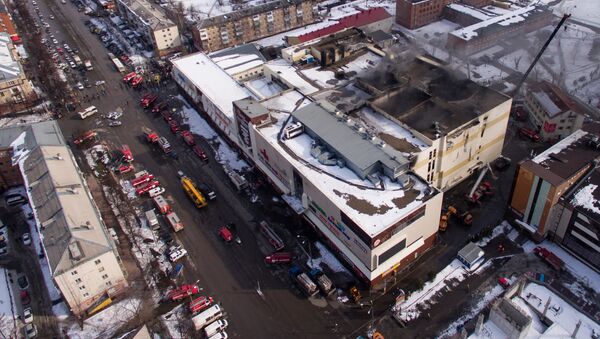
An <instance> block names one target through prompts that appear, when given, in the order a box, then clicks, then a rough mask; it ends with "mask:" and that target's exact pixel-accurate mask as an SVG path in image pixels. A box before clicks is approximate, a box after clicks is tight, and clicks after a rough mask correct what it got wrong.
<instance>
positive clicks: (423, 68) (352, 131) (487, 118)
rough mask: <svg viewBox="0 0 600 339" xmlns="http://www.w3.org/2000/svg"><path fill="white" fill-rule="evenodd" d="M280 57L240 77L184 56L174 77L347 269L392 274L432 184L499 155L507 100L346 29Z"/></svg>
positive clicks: (421, 222)
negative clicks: (245, 77) (244, 77)
mask: <svg viewBox="0 0 600 339" xmlns="http://www.w3.org/2000/svg"><path fill="white" fill-rule="evenodd" d="M232 53H234V52H233V51H232ZM281 54H282V56H283V57H282V58H281V59H275V60H271V61H267V62H264V63H263V64H262V65H260V68H261V69H260V71H259V73H257V74H255V75H254V76H253V77H252V78H250V79H247V80H246V79H240V78H234V77H233V76H232V75H231V74H230V72H227V71H226V70H225V69H222V67H223V66H222V65H221V67H219V62H221V59H220V58H223V57H222V56H219V57H217V59H218V60H216V61H215V60H214V58H213V59H211V58H212V55H208V56H207V55H206V54H203V53H198V54H193V55H189V56H186V57H182V58H180V59H176V60H174V61H173V74H174V79H175V81H176V82H177V83H178V85H179V87H180V88H181V89H182V90H183V92H184V93H185V96H186V97H187V98H188V99H189V100H190V101H191V102H192V103H193V104H194V105H195V106H196V107H197V108H198V109H199V111H201V112H204V113H203V114H206V116H207V117H208V118H209V122H210V123H212V124H213V125H214V126H216V127H217V128H218V129H220V130H221V131H222V132H223V134H225V135H227V136H228V138H229V141H230V142H231V144H233V145H234V146H235V147H236V148H238V149H239V150H240V152H241V154H242V155H243V156H244V157H245V158H247V159H248V160H249V161H250V162H252V163H253V164H254V165H255V168H257V169H259V170H260V171H261V172H263V173H264V175H265V176H266V177H267V178H268V180H269V181H270V182H271V184H272V185H273V186H274V187H275V188H276V189H277V190H278V191H279V192H281V194H282V195H283V197H284V200H286V201H287V202H288V203H289V205H290V206H291V207H292V208H294V210H295V211H296V212H297V213H298V214H301V215H302V216H303V219H304V220H306V222H307V223H309V224H310V225H312V226H313V228H314V229H315V230H316V231H318V233H320V234H321V235H322V236H323V238H324V239H326V241H327V243H328V245H329V247H330V248H332V249H334V250H335V252H336V253H337V254H338V255H339V257H340V258H342V259H343V260H344V261H345V262H346V263H347V264H348V265H349V266H350V267H352V268H353V269H354V272H355V273H356V274H357V275H359V276H360V277H362V278H363V279H364V280H365V281H368V282H370V283H372V284H376V283H378V282H381V281H382V280H384V279H392V277H393V276H394V274H395V273H396V272H398V271H400V270H402V269H403V268H405V267H407V266H408V265H409V264H410V263H411V262H412V261H414V260H415V258H417V257H419V256H420V255H421V254H422V253H424V252H425V251H427V249H429V248H430V247H431V246H432V245H433V244H434V242H435V235H436V233H437V230H438V225H439V216H440V211H441V203H442V194H441V190H444V189H447V188H450V187H452V186H454V185H456V184H457V183H458V182H460V181H462V180H464V179H465V178H467V177H468V176H469V175H470V174H471V173H473V172H474V171H477V170H478V169H479V168H482V167H483V166H486V165H487V163H489V162H490V161H493V160H494V159H496V158H497V157H498V156H499V155H500V152H501V150H502V144H503V140H504V133H505V130H506V125H507V122H508V115H509V111H510V105H511V99H510V98H508V97H506V96H504V95H502V94H500V93H498V92H495V91H493V90H490V89H488V88H484V87H481V86H479V85H477V84H475V83H473V82H471V81H469V80H466V79H458V78H456V77H454V76H453V75H452V74H451V73H450V72H449V71H447V70H446V69H445V67H444V65H443V64H441V63H440V61H439V60H436V59H434V58H431V57H428V56H419V57H415V56H414V55H412V54H411V53H410V52H409V51H407V52H404V53H400V54H395V55H387V54H386V52H384V51H383V50H381V49H379V48H378V47H377V46H376V45H375V44H373V43H372V42H371V41H370V40H369V39H368V38H367V37H366V35H364V34H362V33H361V31H360V30H357V29H346V30H343V31H341V32H338V33H335V34H333V35H330V36H327V37H323V38H319V39H315V40H312V41H308V42H305V43H302V44H300V45H297V46H291V47H288V48H286V49H283V50H282V51H281ZM240 58H244V56H241V57H240ZM246 58H247V59H248V60H251V59H254V58H253V57H250V56H246ZM238 60H240V59H238ZM392 60H393V62H392ZM248 64H249V65H250V66H252V67H255V65H257V64H258V63H256V62H253V61H250V62H248ZM394 65H395V66H394ZM250 66H248V67H250ZM236 67H243V66H242V65H237V66H236ZM216 84H218V86H217V85H216ZM214 88H219V91H218V93H217V92H215V91H214Z"/></svg>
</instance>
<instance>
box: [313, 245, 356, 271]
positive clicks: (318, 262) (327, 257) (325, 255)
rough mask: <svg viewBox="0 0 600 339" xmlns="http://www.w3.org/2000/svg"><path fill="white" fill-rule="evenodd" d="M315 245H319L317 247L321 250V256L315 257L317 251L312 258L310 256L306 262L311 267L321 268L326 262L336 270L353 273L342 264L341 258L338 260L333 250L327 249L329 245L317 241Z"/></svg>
mask: <svg viewBox="0 0 600 339" xmlns="http://www.w3.org/2000/svg"><path fill="white" fill-rule="evenodd" d="M309 246H312V245H309ZM315 247H317V249H318V250H319V255H320V257H319V258H315V257H316V255H315V253H313V258H312V260H311V259H310V258H309V259H308V261H307V262H306V264H307V265H308V266H309V267H310V268H321V266H322V265H323V264H324V265H327V267H329V268H330V269H331V270H332V271H334V272H338V273H347V274H349V275H351V273H350V272H348V270H347V269H346V267H344V265H342V263H340V262H339V260H337V258H336V257H335V256H334V255H333V254H332V253H331V252H329V250H328V249H327V247H325V245H323V244H321V243H320V242H318V241H317V242H315Z"/></svg>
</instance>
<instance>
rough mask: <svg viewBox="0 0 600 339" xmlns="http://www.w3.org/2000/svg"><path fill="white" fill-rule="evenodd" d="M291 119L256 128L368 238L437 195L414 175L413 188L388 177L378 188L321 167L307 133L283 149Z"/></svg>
mask: <svg viewBox="0 0 600 339" xmlns="http://www.w3.org/2000/svg"><path fill="white" fill-rule="evenodd" d="M288 116H289V115H288V114H279V115H278V117H277V122H276V123H274V124H271V125H268V126H265V127H261V128H259V129H257V131H258V133H260V134H261V135H263V136H264V137H265V139H266V140H267V141H268V142H269V144H270V145H271V146H272V147H273V148H274V149H275V150H277V151H278V153H280V154H281V155H282V156H283V157H284V158H285V159H286V160H287V161H288V162H289V163H290V164H292V166H293V167H294V168H295V169H296V170H297V171H299V172H300V173H301V174H302V175H303V176H304V177H305V178H306V180H309V181H310V182H311V184H312V185H313V186H314V187H315V188H316V189H318V190H320V191H321V192H322V193H323V194H324V195H325V196H326V197H327V198H328V199H329V200H330V201H332V202H333V203H334V204H335V205H336V206H337V207H338V208H339V209H340V210H341V211H343V212H344V213H345V214H346V215H347V216H348V217H349V218H350V219H352V220H353V221H354V222H355V223H356V224H357V225H358V226H359V227H360V228H361V229H362V230H363V231H364V232H365V233H366V234H368V235H369V236H371V237H374V236H376V235H377V234H379V233H380V232H382V231H384V230H386V229H387V228H388V227H389V226H390V225H392V224H394V223H395V222H397V221H398V220H401V219H402V218H403V217H405V216H406V215H408V214H410V213H411V212H413V211H414V210H416V209H417V208H419V207H421V206H422V205H423V203H424V202H425V201H426V200H428V199H429V198H431V197H432V196H433V195H434V194H436V191H435V190H434V189H432V188H430V187H429V186H428V185H427V184H426V183H425V182H423V181H422V180H421V179H420V178H418V177H416V176H414V175H412V174H407V175H408V176H409V178H410V180H411V182H412V183H414V185H413V186H412V188H410V189H403V188H402V186H401V185H400V184H398V183H396V182H392V181H391V180H390V179H389V178H387V177H386V176H383V177H382V179H383V180H382V183H383V188H378V187H374V186H373V184H371V183H370V182H369V181H368V180H362V179H361V178H359V177H358V176H357V175H356V174H355V173H354V172H353V171H352V170H350V169H349V168H347V167H343V168H340V167H338V166H325V165H322V164H321V163H319V162H318V161H317V159H315V158H314V157H313V156H312V155H311V146H312V144H313V143H314V140H313V139H312V138H311V137H310V136H309V135H308V134H306V133H303V134H301V135H299V136H297V137H294V138H292V139H287V140H281V142H282V143H283V144H285V148H284V147H283V146H282V145H281V143H280V141H279V140H278V134H279V132H280V130H281V129H282V127H283V124H284V122H285V121H287V117H288ZM288 152H290V153H288Z"/></svg>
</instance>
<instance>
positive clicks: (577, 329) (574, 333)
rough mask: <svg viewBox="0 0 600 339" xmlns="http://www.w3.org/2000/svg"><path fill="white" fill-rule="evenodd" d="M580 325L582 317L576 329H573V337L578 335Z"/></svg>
mask: <svg viewBox="0 0 600 339" xmlns="http://www.w3.org/2000/svg"><path fill="white" fill-rule="evenodd" d="M579 327H581V319H580V320H579V321H578V322H577V325H575V330H573V334H571V338H575V337H577V332H579Z"/></svg>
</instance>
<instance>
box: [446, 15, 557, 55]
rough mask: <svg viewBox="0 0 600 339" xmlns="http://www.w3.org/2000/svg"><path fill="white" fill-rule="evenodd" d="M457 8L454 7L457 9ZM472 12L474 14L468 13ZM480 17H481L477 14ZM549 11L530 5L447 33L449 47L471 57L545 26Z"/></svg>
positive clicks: (547, 22) (549, 22) (549, 16)
mask: <svg viewBox="0 0 600 339" xmlns="http://www.w3.org/2000/svg"><path fill="white" fill-rule="evenodd" d="M456 8H457V7H455V9H456ZM470 13H473V11H470ZM476 15H477V16H480V14H476ZM553 18H554V16H553V15H552V11H550V10H548V8H547V7H546V6H544V5H531V6H527V7H520V8H516V9H514V10H511V11H508V12H506V13H505V14H502V15H497V16H492V17H490V18H489V19H484V20H481V21H479V22H477V23H474V24H472V25H470V26H466V27H463V28H460V29H458V30H456V31H453V32H450V33H449V34H448V41H447V44H448V48H450V49H453V50H454V51H455V52H456V53H459V54H463V55H470V54H473V53H476V52H478V51H481V50H484V49H486V48H488V47H491V46H493V45H495V44H496V43H497V42H498V41H501V40H503V39H508V38H511V37H514V36H518V35H523V34H527V33H529V32H532V31H535V30H537V29H540V28H542V27H544V26H548V25H550V24H551V23H552V19H553Z"/></svg>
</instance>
